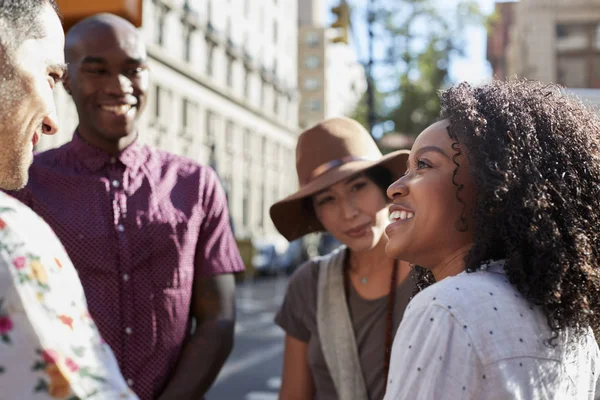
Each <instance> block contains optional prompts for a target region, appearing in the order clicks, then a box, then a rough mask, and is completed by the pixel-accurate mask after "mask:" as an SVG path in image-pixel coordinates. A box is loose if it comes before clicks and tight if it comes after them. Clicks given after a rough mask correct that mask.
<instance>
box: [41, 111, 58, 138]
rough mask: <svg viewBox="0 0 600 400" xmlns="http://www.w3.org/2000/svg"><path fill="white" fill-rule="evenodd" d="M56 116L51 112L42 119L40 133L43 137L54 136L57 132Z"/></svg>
mask: <svg viewBox="0 0 600 400" xmlns="http://www.w3.org/2000/svg"><path fill="white" fill-rule="evenodd" d="M58 127H59V125H58V116H57V115H56V112H52V113H50V114H48V115H46V116H45V117H44V120H43V121H42V133H43V134H44V135H54V134H55V133H56V132H58Z"/></svg>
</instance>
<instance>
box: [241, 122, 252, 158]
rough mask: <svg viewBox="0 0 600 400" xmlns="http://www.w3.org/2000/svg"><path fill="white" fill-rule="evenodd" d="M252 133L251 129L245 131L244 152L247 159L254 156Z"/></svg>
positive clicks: (243, 139) (243, 138)
mask: <svg viewBox="0 0 600 400" xmlns="http://www.w3.org/2000/svg"><path fill="white" fill-rule="evenodd" d="M251 146H252V132H251V131H250V129H244V134H243V137H242V148H243V151H244V156H245V158H250V155H251V154H252V147H251Z"/></svg>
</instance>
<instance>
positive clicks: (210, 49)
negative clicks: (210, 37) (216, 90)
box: [206, 42, 215, 76]
mask: <svg viewBox="0 0 600 400" xmlns="http://www.w3.org/2000/svg"><path fill="white" fill-rule="evenodd" d="M214 54H215V44H214V43H212V42H207V43H206V75H208V76H212V74H213V61H214V60H213V57H214Z"/></svg>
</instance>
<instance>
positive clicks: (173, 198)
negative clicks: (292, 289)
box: [11, 134, 244, 400]
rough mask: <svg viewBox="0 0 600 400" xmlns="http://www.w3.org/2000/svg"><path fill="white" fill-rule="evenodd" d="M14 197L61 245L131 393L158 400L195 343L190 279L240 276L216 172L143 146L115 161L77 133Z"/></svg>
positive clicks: (39, 159)
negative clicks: (187, 344)
mask: <svg viewBox="0 0 600 400" xmlns="http://www.w3.org/2000/svg"><path fill="white" fill-rule="evenodd" d="M11 194H13V195H14V196H15V197H17V198H19V199H20V200H21V201H23V202H24V203H25V204H27V205H28V206H29V207H31V208H32V209H33V210H34V211H36V212H37V213H38V214H39V215H41V216H42V217H43V218H44V219H45V220H46V221H47V222H48V223H49V224H50V226H51V227H52V228H53V229H54V231H55V232H56V234H57V235H58V237H59V238H60V240H61V241H62V243H63V245H64V246H65V248H66V250H67V252H68V254H69V256H70V257H71V259H72V261H73V264H74V265H75V267H76V269H77V271H78V272H79V276H80V278H81V283H82V284H83V287H84V290H85V293H86V297H87V300H88V303H89V310H90V313H91V314H92V317H93V318H94V320H95V321H96V323H97V325H98V328H99V329H100V333H101V334H102V336H103V338H104V339H105V340H106V341H107V343H108V344H109V345H110V346H111V348H112V349H113V351H114V353H115V355H116V357H117V359H118V362H119V366H120V367H121V372H122V373H123V376H124V377H125V379H126V380H127V382H128V383H129V384H130V385H131V387H132V389H133V390H134V391H135V392H136V393H137V394H138V396H140V398H141V399H144V400H150V399H155V398H156V397H158V396H159V395H160V393H161V392H162V391H163V390H164V388H165V386H166V385H167V383H168V380H169V378H170V377H171V375H172V373H173V371H174V369H175V366H176V364H177V361H178V359H179V356H180V352H181V350H182V345H183V343H184V340H185V339H186V337H187V336H188V334H189V330H190V301H191V295H192V283H193V281H194V279H202V278H203V277H208V276H213V275H216V274H226V273H232V272H237V271H241V270H243V269H244V266H243V263H242V261H241V258H240V255H239V252H238V249H237V246H236V243H235V240H234V238H233V235H232V233H231V229H230V226H229V215H228V211H227V203H226V200H225V193H224V191H223V190H222V188H221V186H220V184H219V181H218V179H217V176H216V174H215V173H214V171H213V170H212V169H210V168H209V167H206V166H201V165H198V164H197V163H195V162H192V161H190V160H187V159H184V158H181V157H178V156H175V155H172V154H169V153H166V152H162V151H158V150H155V149H151V148H149V147H147V146H144V145H141V144H139V143H137V142H136V143H134V144H132V145H131V146H129V147H128V148H127V149H125V150H124V151H123V152H121V153H120V154H119V155H118V156H116V157H111V156H110V155H108V154H107V153H104V152H102V151H100V150H98V149H96V148H94V147H92V146H90V145H88V144H87V143H85V142H84V141H83V140H82V139H81V138H80V137H79V136H78V135H77V134H76V135H74V137H73V140H72V141H71V142H70V143H67V144H66V145H64V146H62V147H60V148H58V149H54V150H49V151H47V152H44V153H41V154H38V155H37V156H36V157H35V161H34V163H33V165H32V167H31V169H30V178H29V183H28V185H27V187H26V188H25V189H23V190H21V191H19V192H17V193H11Z"/></svg>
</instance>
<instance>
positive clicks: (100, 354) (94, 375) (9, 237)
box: [0, 193, 137, 400]
mask: <svg viewBox="0 0 600 400" xmlns="http://www.w3.org/2000/svg"><path fill="white" fill-rule="evenodd" d="M0 387H1V388H2V392H1V394H2V398H8V399H13V398H14V399H17V398H18V399H31V400H37V399H63V400H83V399H137V397H136V396H135V394H134V393H133V392H132V391H131V390H130V389H129V387H128V386H127V384H126V383H125V381H124V379H123V377H122V375H121V373H120V371H119V368H118V366H117V362H116V359H115V357H114V355H113V353H112V351H111V350H110V349H109V348H108V346H107V345H106V343H105V342H104V341H103V340H102V338H101V337H100V335H99V333H98V329H97V328H96V325H95V324H94V322H93V320H92V319H91V317H90V314H89V312H88V309H87V304H86V301H85V296H84V294H83V289H82V287H81V283H80V281H79V277H78V275H77V272H76V271H75V268H74V267H73V265H72V263H71V262H70V260H69V257H68V256H67V254H66V253H65V251H64V248H63V247H62V245H61V244H60V242H59V241H58V239H57V238H56V236H55V235H54V233H53V232H52V230H51V229H50V227H48V225H47V224H45V223H44V222H43V221H42V220H41V218H39V217H38V216H37V215H36V214H35V213H33V212H32V211H31V210H30V209H28V208H27V207H25V206H24V205H23V204H21V203H19V202H18V201H17V200H15V199H13V198H12V197H10V196H8V195H6V194H4V193H0ZM4 396H6V397H4Z"/></svg>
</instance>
